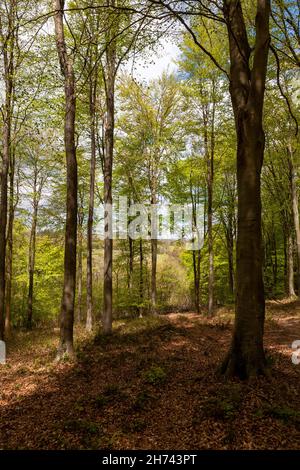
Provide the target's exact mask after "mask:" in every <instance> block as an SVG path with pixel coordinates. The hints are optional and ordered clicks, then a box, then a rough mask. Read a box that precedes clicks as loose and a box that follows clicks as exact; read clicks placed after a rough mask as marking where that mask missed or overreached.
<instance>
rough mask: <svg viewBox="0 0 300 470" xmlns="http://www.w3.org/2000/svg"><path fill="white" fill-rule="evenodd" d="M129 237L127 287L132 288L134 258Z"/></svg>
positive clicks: (131, 241) (132, 246)
mask: <svg viewBox="0 0 300 470" xmlns="http://www.w3.org/2000/svg"><path fill="white" fill-rule="evenodd" d="M133 243H134V242H133V240H132V238H131V237H128V245H129V266H128V289H129V290H131V289H132V276H133V258H134V244H133Z"/></svg>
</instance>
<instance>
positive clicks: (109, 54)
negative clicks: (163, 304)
mask: <svg viewBox="0 0 300 470" xmlns="http://www.w3.org/2000/svg"><path fill="white" fill-rule="evenodd" d="M109 4H110V5H111V6H112V7H114V6H115V0H111V1H110V2H109ZM109 36H110V35H109ZM106 69H107V72H106V77H105V94H106V122H105V130H104V146H105V152H104V165H103V166H104V168H103V169H104V211H105V215H104V218H105V221H104V224H105V227H104V282H103V315H102V325H103V333H104V334H110V333H111V332H112V296H113V285H112V263H113V240H112V233H111V232H112V168H113V154H114V126H115V76H116V44H115V41H114V40H111V38H110V37H109V38H108V45H107V47H106Z"/></svg>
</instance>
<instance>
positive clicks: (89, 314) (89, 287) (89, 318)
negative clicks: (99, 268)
mask: <svg viewBox="0 0 300 470" xmlns="http://www.w3.org/2000/svg"><path fill="white" fill-rule="evenodd" d="M96 89H97V82H95V83H93V81H92V80H91V83H90V132H91V164H90V197H89V214H88V224H87V284H86V295H87V298H86V300H87V311H86V329H87V331H91V330H92V328H93V222H94V200H95V173H96V124H95V100H96Z"/></svg>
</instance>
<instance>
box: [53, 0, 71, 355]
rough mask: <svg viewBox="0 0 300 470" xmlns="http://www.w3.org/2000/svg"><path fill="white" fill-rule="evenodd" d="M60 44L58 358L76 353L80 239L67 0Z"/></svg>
mask: <svg viewBox="0 0 300 470" xmlns="http://www.w3.org/2000/svg"><path fill="white" fill-rule="evenodd" d="M53 6H54V10H55V12H56V13H55V15H54V23H55V36H56V47H57V53H58V58H59V63H60V68H61V73H62V76H63V78H64V93H65V125H64V142H65V153H66V165H67V201H66V212H67V214H66V229H65V255H64V286H63V295H62V303H61V313H60V344H59V349H58V354H57V358H58V359H60V358H62V357H63V355H64V354H68V355H69V356H70V357H72V356H74V346H73V323H74V304H75V287H76V243H77V160H76V147H75V105H76V92H75V77H74V68H73V61H72V57H71V56H70V55H69V54H68V52H67V46H66V41H65V33H64V22H63V18H64V0H55V1H54V4H53Z"/></svg>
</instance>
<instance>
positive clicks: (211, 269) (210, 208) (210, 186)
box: [207, 155, 215, 317]
mask: <svg viewBox="0 0 300 470" xmlns="http://www.w3.org/2000/svg"><path fill="white" fill-rule="evenodd" d="M207 165H208V175H207V190H208V191H207V193H208V200H207V235H208V256H209V270H208V316H209V317H211V316H212V315H213V310H214V277H215V275H214V248H213V205H212V204H213V156H212V155H210V157H209V159H208V162H207Z"/></svg>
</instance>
